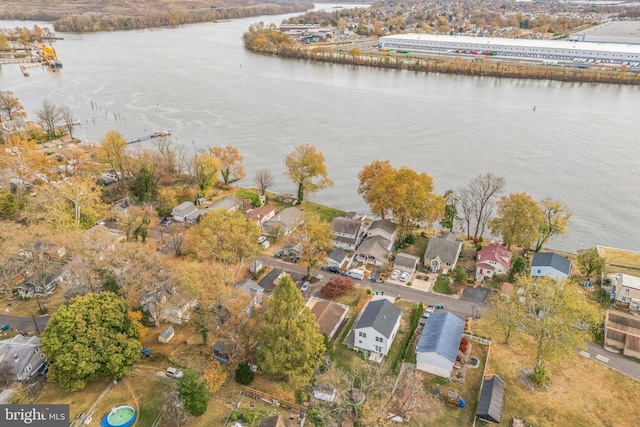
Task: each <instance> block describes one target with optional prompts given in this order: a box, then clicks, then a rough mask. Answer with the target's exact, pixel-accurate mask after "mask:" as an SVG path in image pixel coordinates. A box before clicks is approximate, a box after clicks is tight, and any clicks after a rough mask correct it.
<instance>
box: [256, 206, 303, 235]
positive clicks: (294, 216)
mask: <svg viewBox="0 0 640 427" xmlns="http://www.w3.org/2000/svg"><path fill="white" fill-rule="evenodd" d="M303 222H304V213H303V212H302V211H301V210H300V209H298V208H295V207H290V208H286V209H283V210H281V211H280V212H279V213H278V214H277V215H275V216H274V217H273V218H271V219H270V220H269V221H266V222H265V223H264V230H265V231H269V230H271V229H272V228H273V227H277V226H282V227H283V228H284V235H285V236H287V235H288V234H289V233H291V232H292V231H293V230H295V229H296V228H298V226H299V225H300V224H302V223H303Z"/></svg>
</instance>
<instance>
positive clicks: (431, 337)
mask: <svg viewBox="0 0 640 427" xmlns="http://www.w3.org/2000/svg"><path fill="white" fill-rule="evenodd" d="M462 331H464V321H462V319H460V318H458V317H456V316H455V315H453V314H451V313H449V312H448V311H441V312H438V313H432V314H431V316H429V320H427V324H426V325H425V327H424V329H423V330H422V334H421V335H420V339H419V340H418V345H417V346H416V353H430V352H436V353H438V354H439V355H441V356H443V357H445V358H446V359H447V360H449V361H450V362H451V363H453V362H455V361H456V356H457V355H458V348H459V347H460V340H461V339H462Z"/></svg>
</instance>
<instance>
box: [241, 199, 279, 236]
mask: <svg viewBox="0 0 640 427" xmlns="http://www.w3.org/2000/svg"><path fill="white" fill-rule="evenodd" d="M275 214H276V208H274V207H273V206H271V205H264V206H261V207H259V208H256V209H252V210H250V211H249V212H247V213H246V217H247V220H248V221H253V222H256V223H257V224H258V226H259V227H260V229H262V230H264V228H263V227H264V224H265V223H266V222H267V221H269V220H270V219H271V218H273V217H274V216H275Z"/></svg>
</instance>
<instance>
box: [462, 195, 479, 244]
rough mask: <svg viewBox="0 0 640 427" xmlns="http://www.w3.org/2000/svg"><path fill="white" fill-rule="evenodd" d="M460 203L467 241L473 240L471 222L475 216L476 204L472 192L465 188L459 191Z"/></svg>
mask: <svg viewBox="0 0 640 427" xmlns="http://www.w3.org/2000/svg"><path fill="white" fill-rule="evenodd" d="M458 197H459V198H458V201H459V206H460V214H461V215H462V216H461V218H460V220H461V222H462V224H463V226H464V225H465V224H466V227H465V228H466V231H467V240H468V239H471V220H472V219H473V217H474V216H475V206H476V205H475V203H474V200H473V195H472V194H471V190H470V189H469V188H468V187H467V188H463V189H461V190H459V191H458Z"/></svg>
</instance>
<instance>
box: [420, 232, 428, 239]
mask: <svg viewBox="0 0 640 427" xmlns="http://www.w3.org/2000/svg"><path fill="white" fill-rule="evenodd" d="M420 236H421V237H424V238H425V239H426V238H427V233H426V232H424V231H421V232H420Z"/></svg>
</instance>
